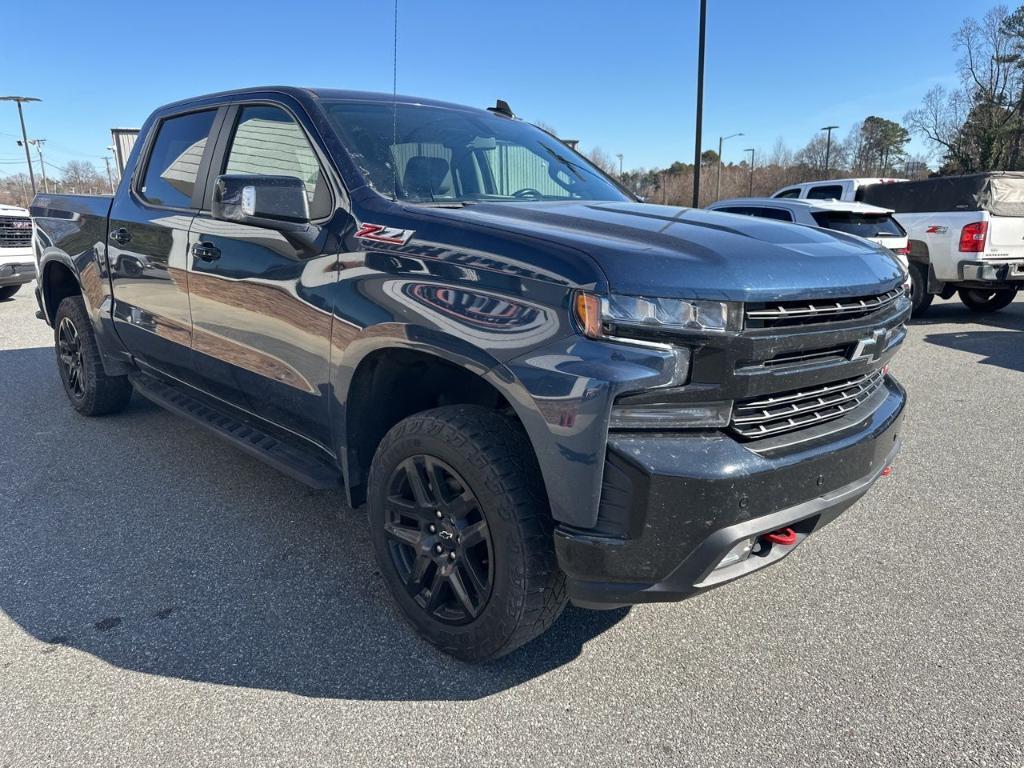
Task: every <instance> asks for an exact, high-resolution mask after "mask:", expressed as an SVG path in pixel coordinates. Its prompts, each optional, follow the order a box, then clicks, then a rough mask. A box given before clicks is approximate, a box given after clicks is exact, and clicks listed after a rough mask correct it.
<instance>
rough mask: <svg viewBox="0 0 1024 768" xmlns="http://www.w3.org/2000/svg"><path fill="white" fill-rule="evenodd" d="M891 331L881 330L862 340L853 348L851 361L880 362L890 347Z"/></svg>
mask: <svg viewBox="0 0 1024 768" xmlns="http://www.w3.org/2000/svg"><path fill="white" fill-rule="evenodd" d="M889 333H890V332H889V331H888V330H887V329H885V328H881V329H879V330H877V331H875V332H874V333H872V334H871V337H870V338H867V339H861V340H860V341H858V342H857V346H855V347H854V348H853V354H852V355H850V360H865V359H868V360H878V359H880V358H881V357H882V353H883V352H885V348H886V347H887V346H889Z"/></svg>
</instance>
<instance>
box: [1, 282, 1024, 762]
mask: <svg viewBox="0 0 1024 768" xmlns="http://www.w3.org/2000/svg"><path fill="white" fill-rule="evenodd" d="M34 310H35V304H34V299H33V298H32V294H31V291H29V290H23V291H22V292H21V293H19V294H18V295H17V296H16V297H15V299H14V300H12V301H8V302H3V303H0V392H2V393H3V394H4V395H5V401H6V402H5V407H4V409H3V416H2V420H0V424H2V429H0V472H2V476H3V478H4V483H3V484H2V487H0V766H23V765H75V766H93V765H96V766H99V765H103V766H109V765H129V764H135V765H147V766H156V765H166V766H175V768H179V767H180V766H189V765H197V766H209V765H239V766H242V765H247V766H248V765H261V766H263V765H279V764H280V765H300V764H308V765H312V764H317V765H326V764H339V765H346V766H361V765H374V766H378V765H388V764H396V765H437V766H440V765H470V764H472V765H492V764H493V765H499V764H500V765H581V766H588V767H589V766H594V765H598V764H601V765H603V764H609V765H665V766H680V765H692V766H733V765H736V766H741V765H743V766H746V765H752V764H755V763H757V764H762V765H770V766H787V767H788V766H805V765H806V766H840V765H851V766H865V765H871V766H881V765H893V766H897V765H898V766H919V765H928V766H931V765H949V766H966V765H971V766H974V765H992V766H1008V765H1017V766H1021V765H1024V747H1022V742H1024V706H1022V703H1021V702H1022V700H1024V682H1022V677H1021V669H1022V668H1024V613H1022V611H1021V608H1020V606H1021V605H1022V603H1024V580H1022V579H1021V578H1020V566H1019V563H1020V561H1019V559H1018V556H1017V555H1016V554H1015V550H1016V549H1017V545H1018V543H1019V541H1020V538H1021V535H1020V527H1021V526H1020V519H1021V513H1022V501H1021V498H1022V495H1021V488H1022V486H1024V442H1022V441H1021V440H1020V437H1019V434H1020V429H1021V425H1022V424H1024V397H1022V394H1024V343H1022V339H1024V301H1018V302H1016V303H1015V304H1014V305H1012V306H1011V307H1010V308H1009V309H1007V310H1004V311H1003V312H1001V313H999V314H997V315H993V316H990V317H978V316H974V315H971V314H969V313H968V312H967V311H966V309H965V308H963V307H962V306H961V305H960V304H959V303H958V302H956V301H955V300H954V301H951V302H937V303H936V304H935V305H934V307H933V309H932V312H931V313H930V315H929V316H928V318H927V319H926V321H924V322H917V323H915V324H914V325H913V326H912V328H911V330H910V338H909V340H908V342H907V343H906V345H905V347H904V350H903V351H902V352H901V354H900V355H899V356H898V358H897V360H896V362H895V364H894V366H893V368H894V370H895V371H896V374H897V376H898V377H899V378H900V379H901V380H902V381H903V383H904V384H905V385H906V386H907V388H908V390H909V391H910V395H911V403H910V406H909V409H908V415H907V422H906V427H905V439H906V442H905V447H904V450H903V453H902V456H901V458H900V459H899V461H898V463H897V468H896V473H895V475H894V476H893V477H891V478H889V479H884V480H882V481H880V482H879V483H878V485H877V486H876V487H875V489H874V490H872V491H871V493H870V494H869V495H868V496H867V497H866V498H865V499H863V500H862V501H861V502H860V503H858V504H857V505H856V506H855V507H854V508H853V509H851V510H850V511H849V512H848V513H847V514H846V515H844V516H843V517H841V518H840V519H839V520H838V521H837V522H835V523H834V524H832V525H831V526H830V527H829V528H827V529H826V530H824V531H823V532H822V533H821V534H819V535H817V536H815V537H812V538H811V539H810V540H809V541H808V542H807V543H806V544H805V545H803V546H802V547H801V548H800V549H799V550H798V551H797V552H796V553H794V555H793V556H792V557H790V558H789V559H788V560H787V561H786V562H785V563H783V564H781V565H779V566H777V567H775V568H771V569H768V570H767V571H765V572H762V573H760V574H757V575H754V576H752V577H750V578H747V579H745V580H742V581H740V582H737V583H735V584H733V585H730V586H728V587H726V588H723V589H720V590H716V591H714V592H711V593H709V594H706V595H703V596H701V597H698V598H695V599H693V600H690V601H688V602H685V603H680V604H675V605H661V606H641V607H638V608H634V609H633V610H631V611H629V612H626V611H618V612H611V613H590V612H584V611H578V610H573V609H569V610H568V611H567V612H566V614H565V615H564V617H563V618H562V619H561V620H560V621H559V622H558V623H557V624H556V626H555V627H554V628H553V630H552V631H551V632H549V633H548V634H547V635H545V636H544V637H542V638H540V639H539V640H537V641H536V642H534V643H532V644H531V645H529V646H527V647H526V648H524V649H522V650H520V651H518V652H516V653H515V654H513V655H512V656H510V657H508V658H506V659H504V660H501V661H499V662H496V663H492V664H489V665H486V666H483V667H472V666H467V665H463V664H460V663H457V662H454V661H452V660H450V659H448V658H447V657H443V656H441V655H439V654H438V653H436V652H434V651H433V650H432V649H431V648H430V647H429V646H427V645H425V644H424V643H422V642H420V641H419V640H417V639H416V638H415V637H413V636H412V635H411V633H410V632H409V631H408V630H407V629H406V628H405V626H404V625H403V624H401V622H400V620H399V617H398V616H397V614H396V610H395V609H394V608H393V607H392V605H391V603H390V600H389V598H388V596H387V594H386V593H385V591H384V586H383V584H382V582H381V580H380V577H379V576H378V575H377V574H376V573H375V567H374V564H373V558H372V553H371V551H370V546H369V542H368V540H367V535H366V532H365V530H364V520H363V515H362V513H360V512H353V511H351V510H346V509H344V506H343V500H342V497H341V495H340V494H338V493H334V492H313V491H309V490H307V489H305V488H304V487H303V486H301V485H299V484H297V483H295V482H293V481H291V480H290V479H288V478H286V477H284V476H281V475H279V474H277V473H276V472H274V471H273V470H270V469H267V468H266V467H264V466H263V465H261V464H259V463H258V462H256V461H255V460H252V459H250V458H248V457H246V456H244V455H243V454H241V453H239V452H237V451H236V450H234V449H232V448H231V447H230V446H228V445H226V444H224V443H222V442H220V441H218V440H216V439H215V438H213V437H210V436H208V435H207V434H206V433H204V432H202V431H201V430H199V429H198V428H195V427H193V426H191V425H190V424H188V423H186V422H185V421H182V420H180V419H178V418H176V417H174V416H171V415H169V414H165V413H164V412H162V411H160V410H159V409H157V408H156V407H154V406H151V405H149V404H147V403H146V402H144V401H142V400H141V399H139V398H136V400H135V401H134V402H133V405H132V406H131V408H130V409H129V410H128V412H127V413H125V414H123V415H120V416H116V417H111V418H105V419H96V420H89V419H84V418H81V417H79V416H78V415H77V414H75V413H74V412H73V411H72V409H71V407H70V406H69V405H68V404H67V402H66V401H65V398H64V395H63V393H62V392H61V389H60V386H59V383H58V379H57V375H56V371H55V368H54V361H53V353H52V351H51V349H50V346H49V344H50V337H49V330H48V329H47V328H46V327H45V325H44V324H43V323H42V322H41V321H38V320H36V319H35V318H34V317H33V313H34Z"/></svg>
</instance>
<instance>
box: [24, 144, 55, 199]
mask: <svg viewBox="0 0 1024 768" xmlns="http://www.w3.org/2000/svg"><path fill="white" fill-rule="evenodd" d="M28 143H29V144H32V145H33V146H34V147H35V148H36V154H38V155H39V171H40V173H42V174H43V192H49V191H50V185H49V184H47V182H46V166H45V165H44V164H43V144H45V143H46V139H29V140H28Z"/></svg>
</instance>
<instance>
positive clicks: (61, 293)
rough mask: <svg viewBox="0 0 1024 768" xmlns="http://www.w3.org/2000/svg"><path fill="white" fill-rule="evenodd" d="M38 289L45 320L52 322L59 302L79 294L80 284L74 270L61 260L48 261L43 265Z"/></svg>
mask: <svg viewBox="0 0 1024 768" xmlns="http://www.w3.org/2000/svg"><path fill="white" fill-rule="evenodd" d="M39 290H40V292H41V293H42V295H43V305H44V306H45V307H46V320H47V322H48V323H49V324H50V325H53V324H54V321H55V319H56V317H57V309H58V308H59V307H60V303H61V302H62V301H64V299H66V298H68V297H69V296H81V295H82V286H81V283H79V281H78V276H77V275H76V274H75V272H74V270H73V269H72V268H71V267H69V266H68V265H67V264H65V263H64V262H63V261H56V260H54V261H50V262H49V263H47V264H45V265H44V266H43V274H42V277H41V279H40V281H39Z"/></svg>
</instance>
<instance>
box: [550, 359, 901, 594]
mask: <svg viewBox="0 0 1024 768" xmlns="http://www.w3.org/2000/svg"><path fill="white" fill-rule="evenodd" d="M885 386H886V388H887V390H888V394H887V395H886V396H885V399H884V401H883V402H882V404H881V405H880V406H879V407H878V408H877V409H876V410H875V411H874V412H873V413H872V414H871V415H870V416H868V417H866V418H864V419H863V420H861V421H860V422H858V423H857V424H855V425H851V426H850V427H849V428H847V429H845V430H843V431H841V432H838V433H834V434H830V435H827V436H823V437H822V438H821V439H819V440H817V441H810V442H808V443H806V444H802V445H800V446H798V447H797V448H796V449H792V448H790V449H779V450H774V451H764V452H758V450H757V449H756V448H757V446H756V442H755V443H746V444H743V443H739V442H737V441H736V440H734V439H732V438H731V437H728V436H727V435H725V434H719V433H715V434H704V435H688V436H678V435H640V434H630V435H622V436H618V437H616V436H613V437H612V438H611V439H610V440H609V451H608V459H607V462H606V465H605V488H604V493H603V503H602V514H603V516H604V518H605V519H604V520H603V521H602V520H601V519H600V518H599V529H600V528H601V527H603V528H604V529H605V531H608V532H609V533H607V534H605V533H602V532H601V531H600V530H586V531H584V530H579V529H573V528H570V527H567V526H560V527H559V528H558V529H556V532H555V548H556V551H557V553H558V560H559V564H560V566H561V568H562V570H563V571H564V572H565V573H566V576H567V578H568V589H569V596H570V598H571V599H572V600H573V602H574V603H576V604H577V605H580V606H583V607H589V608H612V607H616V606H621V605H630V604H634V603H643V602H657V601H672V600H681V599H683V598H686V597H690V596H692V595H694V594H697V593H700V592H703V591H706V590H707V589H710V588H712V587H715V586H718V585H720V584H724V583H726V582H728V581H732V580H733V579H736V578H739V577H741V576H744V575H747V574H748V573H751V572H753V571H755V570H760V569H761V568H764V567H766V566H768V565H771V564H773V563H775V562H778V561H779V560H781V559H782V558H783V557H785V556H786V555H788V554H789V553H790V552H792V551H793V550H794V549H795V548H796V547H797V546H799V545H800V543H801V542H802V541H803V540H804V539H805V538H807V536H809V535H810V534H811V533H813V532H815V531H817V530H819V529H820V528H822V527H823V526H825V525H826V524H827V523H829V522H831V521H832V520H834V519H835V518H836V517H837V516H838V515H839V514H840V513H842V512H843V511H844V510H846V509H847V508H848V507H850V506H851V505H852V504H853V503H854V502H855V501H857V499H859V498H860V497H861V496H863V495H864V493H866V492H867V490H868V489H869V488H870V487H871V485H872V483H874V481H875V480H876V479H877V478H878V477H879V475H880V474H881V473H882V471H883V470H884V468H885V467H886V466H887V465H888V464H889V463H890V462H891V461H892V460H893V458H894V457H895V455H896V452H897V451H898V449H899V445H900V440H899V436H900V428H901V424H902V417H903V408H904V405H905V402H906V395H905V393H904V391H903V389H902V388H901V387H900V386H899V384H898V383H896V381H895V380H894V379H892V378H891V377H887V379H886V384H885ZM752 449H755V450H752ZM785 527H791V528H793V529H794V531H795V532H796V535H797V538H796V541H795V542H794V543H792V544H788V545H782V544H770V545H766V546H765V547H764V548H763V549H762V552H761V553H760V554H756V555H751V556H750V557H748V558H747V559H746V560H743V561H740V562H739V563H735V564H733V565H727V566H725V567H722V568H718V569H716V566H717V565H718V563H719V562H720V561H721V559H722V557H723V556H724V555H725V554H726V553H727V552H729V550H730V549H732V547H733V546H735V545H736V544H737V543H739V542H741V541H742V540H744V539H746V538H748V537H757V536H760V535H762V534H766V533H769V532H771V531H775V530H778V529H780V528H785Z"/></svg>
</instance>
